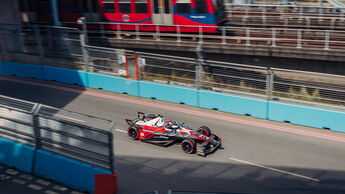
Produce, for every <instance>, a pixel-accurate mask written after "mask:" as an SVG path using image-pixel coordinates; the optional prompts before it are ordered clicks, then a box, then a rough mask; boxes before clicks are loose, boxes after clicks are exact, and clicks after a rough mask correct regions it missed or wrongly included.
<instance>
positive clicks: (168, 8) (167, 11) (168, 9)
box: [164, 0, 170, 13]
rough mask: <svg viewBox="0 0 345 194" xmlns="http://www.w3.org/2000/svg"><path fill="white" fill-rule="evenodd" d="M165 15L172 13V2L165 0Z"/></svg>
mask: <svg viewBox="0 0 345 194" xmlns="http://www.w3.org/2000/svg"><path fill="white" fill-rule="evenodd" d="M164 5H165V6H164V11H165V12H164V13H170V0H164Z"/></svg>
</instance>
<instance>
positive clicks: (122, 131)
mask: <svg viewBox="0 0 345 194" xmlns="http://www.w3.org/2000/svg"><path fill="white" fill-rule="evenodd" d="M114 130H115V131H117V132H121V133H127V131H125V130H121V129H114Z"/></svg>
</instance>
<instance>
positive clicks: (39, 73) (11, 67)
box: [0, 62, 44, 80]
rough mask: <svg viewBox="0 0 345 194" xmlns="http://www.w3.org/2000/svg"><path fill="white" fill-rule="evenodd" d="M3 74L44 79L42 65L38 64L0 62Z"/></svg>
mask: <svg viewBox="0 0 345 194" xmlns="http://www.w3.org/2000/svg"><path fill="white" fill-rule="evenodd" d="M0 65H1V73H2V74H3V75H9V76H18V77H24V78H35V79H40V80H42V79H44V73H43V67H44V66H40V65H31V64H22V63H12V62H0Z"/></svg>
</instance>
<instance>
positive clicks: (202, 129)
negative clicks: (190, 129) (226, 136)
mask: <svg viewBox="0 0 345 194" xmlns="http://www.w3.org/2000/svg"><path fill="white" fill-rule="evenodd" d="M198 132H199V133H201V134H204V135H206V136H207V137H210V136H211V134H212V133H211V130H210V129H209V128H208V127H207V126H201V127H199V129H198Z"/></svg>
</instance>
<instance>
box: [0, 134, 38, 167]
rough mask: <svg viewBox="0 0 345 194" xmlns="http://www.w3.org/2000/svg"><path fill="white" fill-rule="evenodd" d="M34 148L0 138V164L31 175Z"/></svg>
mask: <svg viewBox="0 0 345 194" xmlns="http://www.w3.org/2000/svg"><path fill="white" fill-rule="evenodd" d="M34 155H35V148H33V147H31V146H27V145H22V144H20V143H17V142H14V141H10V140H7V139H3V138H0V163H1V164H4V165H6V166H9V167H15V168H17V169H19V170H22V171H24V172H26V173H32V166H33V159H34Z"/></svg>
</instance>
